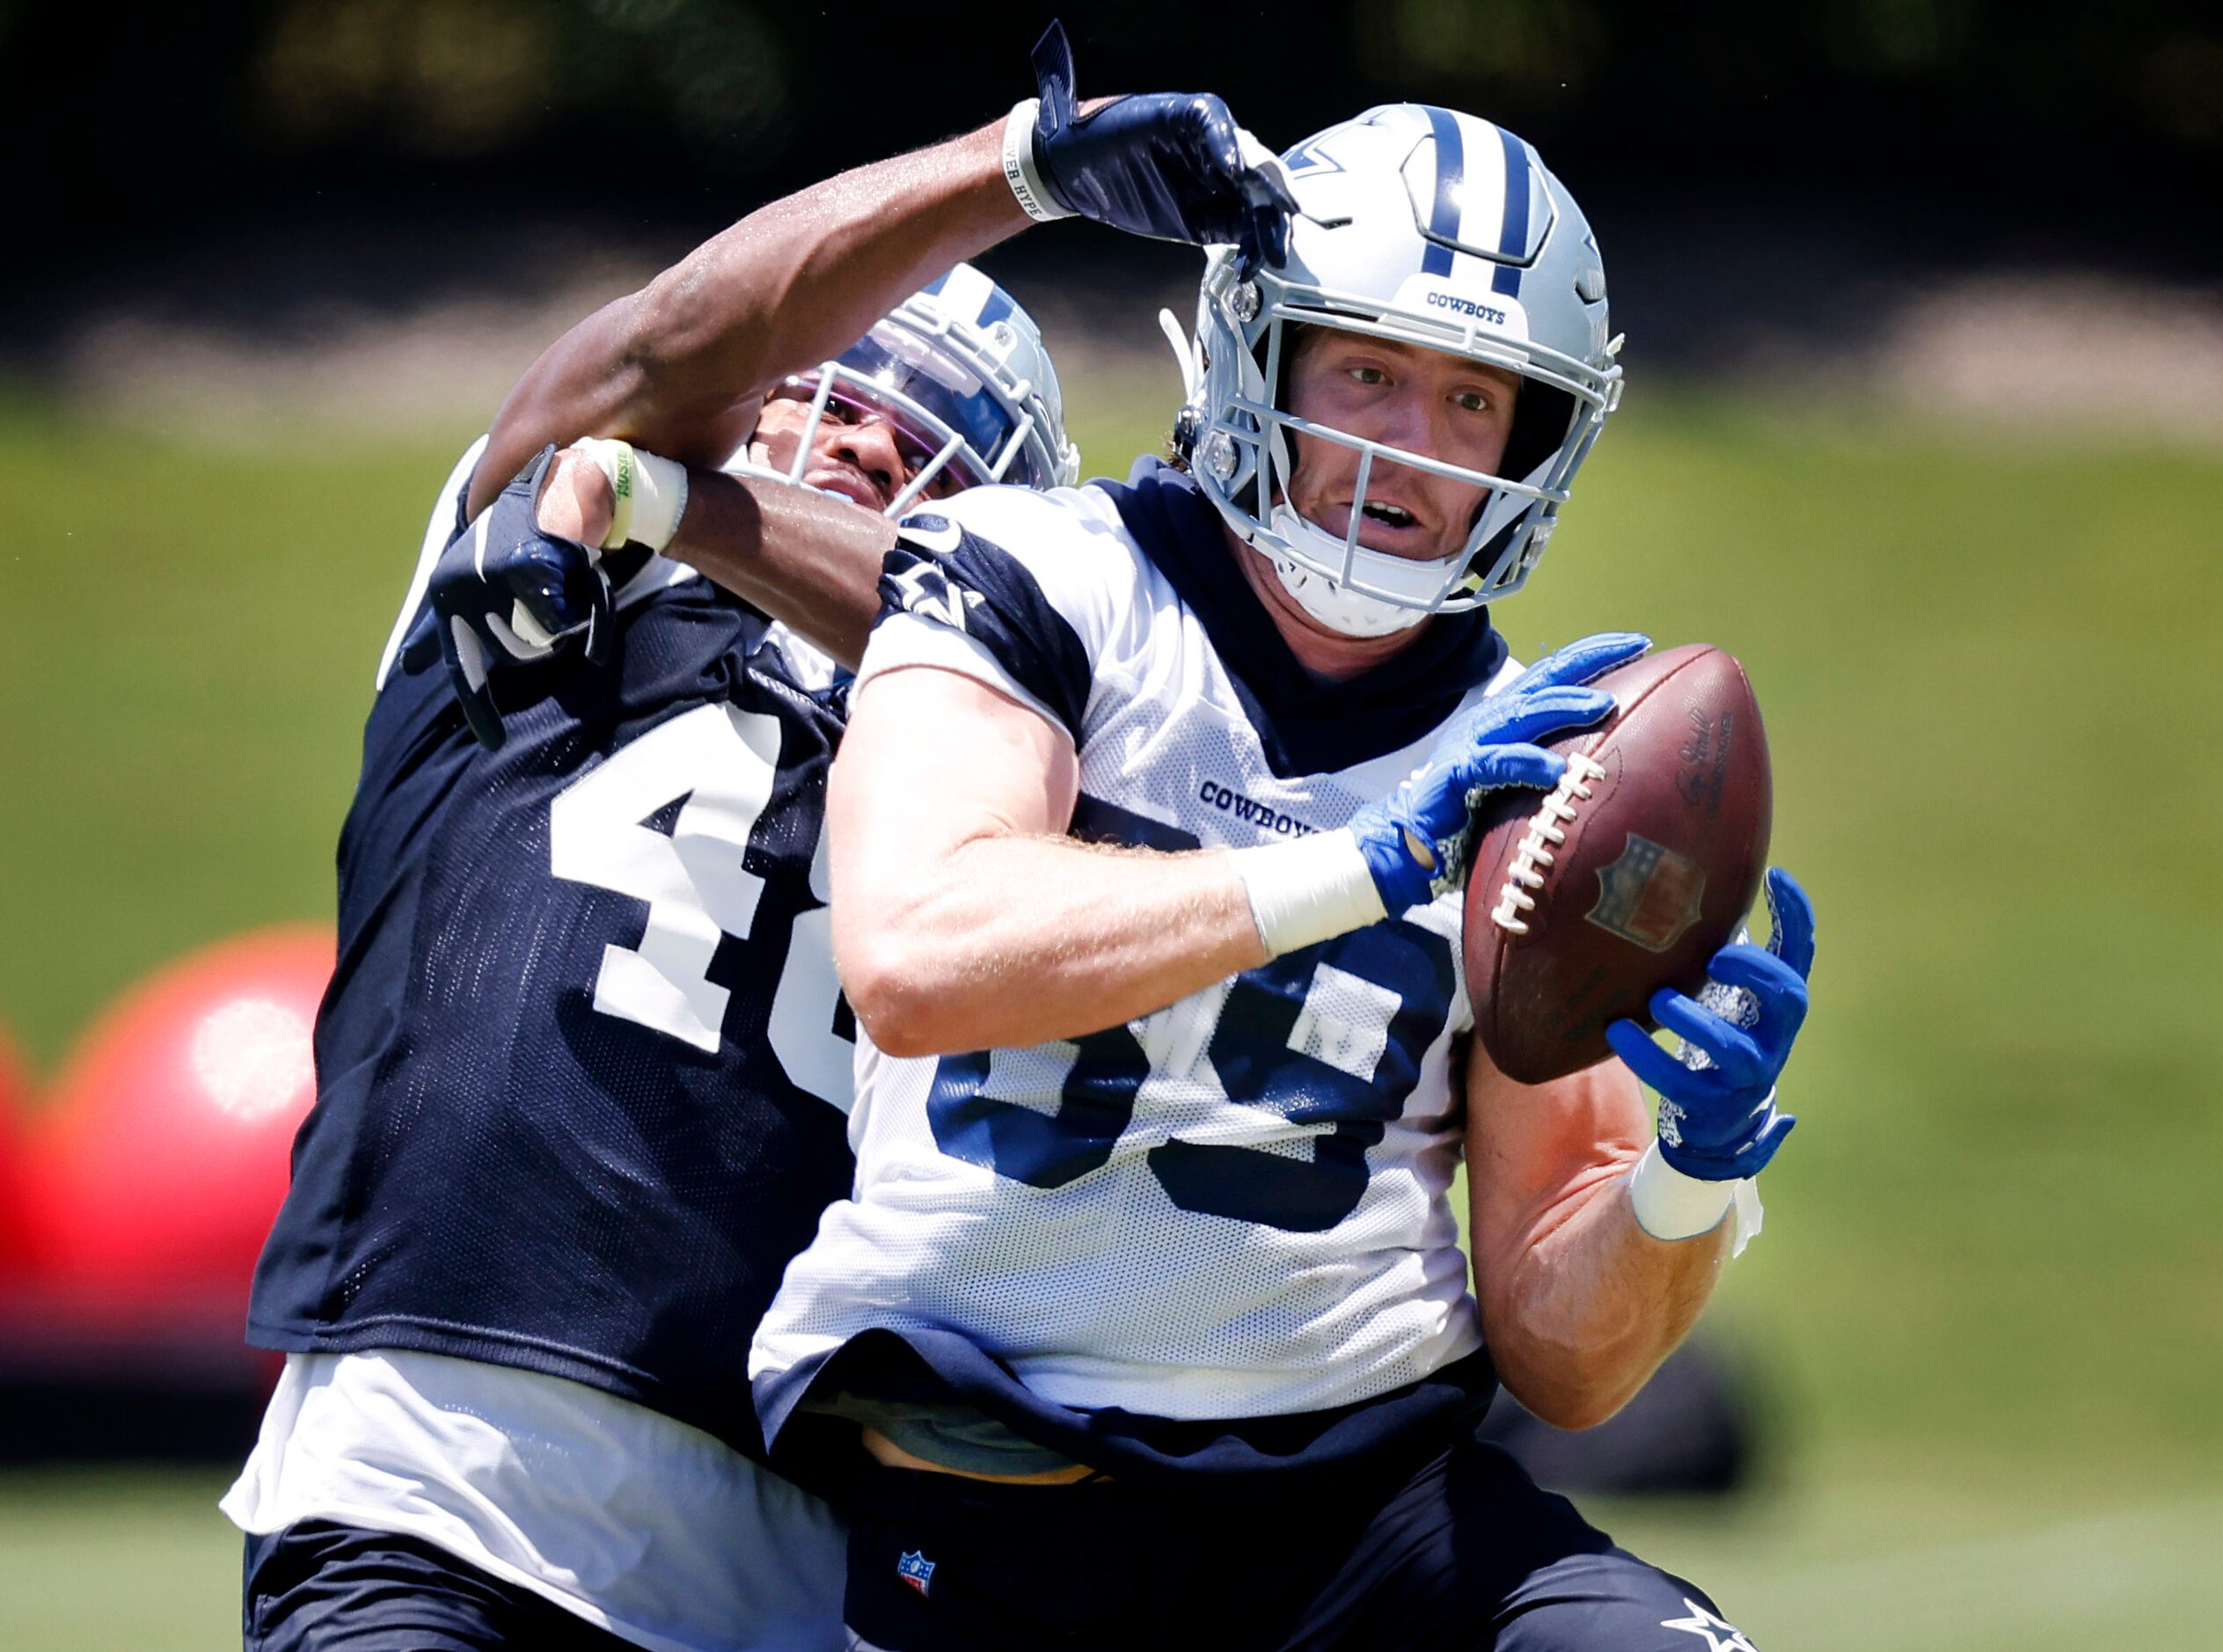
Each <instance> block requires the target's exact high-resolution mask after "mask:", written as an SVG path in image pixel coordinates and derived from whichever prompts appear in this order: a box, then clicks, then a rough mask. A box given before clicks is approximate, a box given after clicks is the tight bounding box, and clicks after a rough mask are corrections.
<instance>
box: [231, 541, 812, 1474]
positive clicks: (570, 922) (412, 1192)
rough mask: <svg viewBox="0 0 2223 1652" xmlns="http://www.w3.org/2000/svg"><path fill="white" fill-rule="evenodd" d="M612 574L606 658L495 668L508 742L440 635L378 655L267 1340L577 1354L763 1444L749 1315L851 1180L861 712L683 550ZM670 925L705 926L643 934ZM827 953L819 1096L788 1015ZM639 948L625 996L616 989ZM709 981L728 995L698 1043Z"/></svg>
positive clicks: (274, 1253) (259, 1311) (613, 1377)
mask: <svg viewBox="0 0 2223 1652" xmlns="http://www.w3.org/2000/svg"><path fill="white" fill-rule="evenodd" d="M449 508H450V511H451V512H458V514H459V510H458V506H457V505H456V504H454V503H451V504H450V507H449ZM432 537H434V536H428V541H429V540H430V539H431V538H432ZM621 596H622V598H623V600H622V601H621V603H620V606H619V611H618V635H617V638H616V640H615V641H616V654H617V664H616V667H615V669H612V670H611V671H609V672H607V673H600V674H596V673H582V672H578V671H575V670H572V669H568V668H567V666H565V665H563V664H560V663H559V664H558V665H554V666H551V667H547V668H533V669H519V670H517V671H514V672H512V673H510V674H508V675H506V676H504V677H503V678H502V679H501V683H500V684H499V685H498V691H499V692H500V693H501V695H502V696H503V703H504V705H505V706H506V707H507V708H508V719H507V722H508V732H509V739H508V743H507V745H505V746H504V748H503V749H501V751H499V752H493V753H489V752H484V751H481V750H480V749H479V748H478V746H477V745H476V744H475V742H473V741H472V738H471V736H470V735H469V734H468V732H467V731H466V730H465V729H464V726H463V723H462V721H461V717H460V713H459V712H458V711H457V707H456V705H454V702H453V700H452V698H451V697H450V693H449V691H448V687H447V683H446V680H445V676H444V674H443V673H442V670H441V669H440V667H439V665H438V663H437V662H436V661H435V662H431V663H430V664H429V665H428V666H421V667H420V668H419V669H415V670H413V671H410V670H404V669H398V668H397V669H390V670H388V671H387V673H386V674H385V676H384V682H383V686H382V687H381V690H380V691H379V694H378V698H377V701H376V703H375V704H374V705H373V707H372V710H371V713H370V717H369V722H368V724H367V726H366V727H365V731H364V739H363V766H362V778H361V781H360V783H359V785H358V787H357V791H356V794H355V801H354V804H353V805H352V807H351V808H350V810H349V813H348V816H347V823H346V825H345V827H344V829H343V830H342V833H341V838H340V853H339V871H340V908H339V917H340V958H339V966H338V969H337V971H336V973H335V975H334V976H333V983H332V985H331V987H330V989H329V990H328V991H327V993H326V996H325V1001H324V1004H323V1006H322V1008H321V1011H320V1012H319V1015H318V1026H317V1031H316V1057H317V1072H318V1100H317V1104H316V1106H315V1107H314V1108H313V1109H312V1111H311V1115H310V1117H309V1119H308V1122H307V1123H306V1124H305V1125H304V1127H303V1132H302V1135H301V1137H300V1138H299V1140H298V1142H297V1144H296V1150H295V1156H294V1179H293V1184H292V1188H291V1189H290V1191H289V1194H288V1196H287V1200H286V1202H285V1204H284V1206H283V1208H282V1211H281V1213H280V1215H279V1217H278V1220H277V1223H276V1225H275V1227H274V1230H273V1232H272V1234H271V1237H270V1239H269V1242H268V1245H267V1247H266V1249H265V1252H264V1254H263V1258H262V1261H261V1263H260V1268H259V1269H258V1272H257V1276H256V1281H255V1288H254V1294H253V1299H252V1307H251V1315H250V1322H249V1334H250V1337H251V1340H252V1341H256V1342H258V1343H260V1345H262V1346H265V1347H270V1348H277V1349H286V1350H289V1351H295V1352H309V1351H323V1352H354V1351H359V1350H362V1349H374V1348H404V1349H421V1350H426V1351H429V1352H434V1353H442V1354H449V1355H456V1356H463V1357H466V1358H472V1359H479V1360H486V1361H492V1362H494V1363H503V1364H510V1365H516V1366H520V1367H523V1368H525V1369H529V1370H533V1371H542V1372H545V1373H548V1374H550V1375H553V1376H559V1377H566V1378H572V1379H573V1380H575V1381H579V1382H584V1383H589V1384H592V1385H596V1386H597V1387H600V1388H603V1389H604V1390H606V1391H607V1392H610V1393H616V1394H618V1395H620V1396H622V1397H624V1398H625V1399H629V1400H636V1401H639V1402H640V1403H643V1404H647V1405H649V1406H652V1407H655V1408H657V1409H659V1410H661V1411H663V1412H665V1413H666V1414H669V1415H672V1416H675V1417H676V1418H678V1419H680V1420H682V1421H684V1422H689V1423H691V1424H693V1425H694V1426H696V1427H698V1428H701V1429H706V1431H708V1432H710V1433H712V1434H713V1435H715V1436H717V1437H719V1438H720V1439H721V1440H724V1441H726V1442H727V1443H728V1444H732V1445H734V1446H735V1447H737V1448H738V1449H740V1450H742V1451H751V1452H753V1451H760V1450H761V1440H760V1437H759V1436H758V1432H757V1425H756V1421H755V1417H754V1414H753V1412H752V1410H751V1408H750V1405H749V1403H748V1400H747V1396H746V1377H745V1370H746V1362H747V1350H748V1346H749V1340H750V1335H751V1334H752V1332H753V1330H754V1328H755V1325H756V1321H757V1317H758V1316H759V1314H760V1313H761V1312H762V1311H763V1308H764V1305H765V1304H766V1303H767V1302H769V1300H770V1299H771V1293H772V1291H773V1290H774V1288H775V1287H776V1285H777V1283H778V1282H779V1275H780V1271H781V1269H782V1268H784V1267H785V1266H786V1261H787V1259H788V1257H789V1256H790V1255H791V1254H793V1252H794V1251H795V1250H797V1249H798V1248H800V1247H801V1245H802V1244H803V1243H804V1242H805V1241H806V1240H807V1239H808V1237H809V1235H810V1233H811V1232H812V1229H813V1227H814V1225H815V1221H816V1217H817V1215H818V1212H819V1210H820V1209H821V1207H822V1206H823V1204H824V1203H825V1202H826V1201H827V1200H829V1199H830V1198H833V1197H837V1196H838V1195H840V1194H841V1193H842V1192H843V1191H844V1190H845V1188H847V1186H848V1181H849V1159H848V1151H847V1146H846V1143H845V1118H844V1116H843V1107H844V1106H845V1103H846V1100H847V1093H846V1091H847V1081H848V1053H847V1043H846V1041H845V1038H844V1036H843V1034H844V1033H845V1028H844V1027H842V1026H840V1025H839V1024H838V1020H839V1015H838V1013H837V1000H836V996H835V990H834V988H833V984H832V976H831V965H830V958H829V956H828V954H827V948H826V943H825V940H824V939H823V934H821V933H819V932H820V931H821V930H823V924H824V916H825V915H824V912H823V868H820V867H818V866H817V863H816V860H815V854H816V850H817V845H818V839H819V829H820V824H821V818H822V813H823V794H824V786H825V771H826V766H827V764H828V762H829V761H830V753H831V750H832V746H833V742H834V741H835V740H836V739H837V736H838V732H839V727H840V717H839V713H840V712H841V710H842V709H843V708H842V706H841V705H840V704H839V703H838V701H837V698H836V697H835V696H834V695H833V694H831V693H830V692H823V691H822V692H813V691H807V690H805V689H803V688H800V687H798V686H797V685H796V683H795V681H794V679H795V677H796V676H799V675H801V676H806V678H807V677H808V672H807V671H804V670H800V669H797V667H796V665H795V663H794V662H795V661H796V659H797V658H798V657H799V654H798V649H799V647H800V645H791V644H790V643H789V641H788V640H786V639H785V638H784V637H783V635H782V634H781V633H780V632H779V629H778V628H777V627H776V626H774V625H772V624H771V621H770V620H768V619H767V618H765V617H764V615H762V614H761V613H758V612H757V611H756V610H753V609H751V608H750V607H748V606H747V605H745V604H743V603H740V602H738V601H736V600H735V599H733V598H730V597H728V596H724V595H723V594H722V593H720V592H718V591H717V590H715V589H714V588H712V587H711V586H710V585H709V584H708V582H707V581H704V580H701V579H699V578H697V577H694V576H692V575H691V574H689V573H687V571H685V570H683V569H679V568H677V567H676V566H675V565H673V564H669V563H663V562H654V563H651V564H650V565H649V566H648V567H647V568H646V569H644V570H643V571H642V572H641V573H640V574H639V575H638V576H637V577H636V578H635V579H634V580H633V581H630V582H629V584H628V586H627V587H626V588H625V591H624V592H623V593H621ZM751 741H753V742H755V743H754V744H753V745H752V744H750V742H751ZM644 764H646V766H645V767H644V766H643V765H644ZM737 769H738V770H739V771H745V772H744V773H743V777H742V778H738V779H737V778H735V771H736V770H737ZM629 777H630V778H629ZM744 781H745V784H744ZM613 784H614V785H616V786H618V790H617V791H616V792H615V793H613V792H612V791H611V786H612V785H613ZM589 787H593V788H596V790H595V791H594V792H593V793H589V792H588V788H589ZM751 788H753V789H751ZM582 799H588V800H592V802H593V809H592V810H591V811H586V812H582V807H583V806H582V802H581V800H582ZM559 810H569V811H571V812H570V813H568V814H564V815H559ZM559 822H566V823H564V824H560V825H559ZM559 837H560V838H563V839H564V841H563V842H562V843H559V842H558V841H557V839H558V838H559ZM559 849H561V850H564V851H565V852H566V854H567V857H568V859H566V860H565V862H564V864H563V865H562V866H559V864H558V859H559V857H558V854H557V852H558V851H559ZM644 866H645V867H647V868H648V869H649V871H651V872H653V873H654V874H656V876H658V877H659V878H661V879H662V885H661V886H659V888H657V890H656V893H655V895H654V897H653V898H644V896H643V895H641V894H640V893H638V892H635V891H637V890H639V889H640V888H647V885H646V884H644V883H642V882H641V876H642V875H643V874H641V870H640V869H641V868H642V867H644ZM814 874H816V876H815V883H814ZM752 881H753V884H752ZM750 888H753V898H746V899H745V898H743V895H746V894H747V892H748V890H749V889H750ZM736 890H740V891H742V893H741V894H735V893H734V891H736ZM713 895H718V896H720V900H719V901H717V902H712V900H711V897H712V896H713ZM706 903H713V904H719V905H720V909H721V910H722V911H723V912H724V914H725V915H724V916H723V917H718V916H716V915H715V914H713V913H712V912H710V911H709V910H708V908H707V906H706ZM659 927H661V928H662V929H663V930H667V931H670V932H672V933H673V934H676V935H680V936H681V937H682V939H683V940H684V938H685V937H686V936H693V937H695V938H697V939H698V941H699V946H698V947H697V949H696V951H695V952H693V953H691V954H690V953H688V952H687V951H686V947H684V946H681V947H678V948H677V950H676V952H675V950H674V948H673V947H671V946H670V945H669V944H662V943H658V944H652V943H651V941H650V939H649V936H650V934H651V932H652V930H654V929H657V928H659ZM657 945H662V953H661V954H658V953H657ZM813 947H815V957H816V961H815V971H816V974H817V975H818V976H823V982H821V983H819V985H818V987H817V988H816V989H815V995H814V993H811V992H806V993H804V994H802V995H801V996H802V998H804V999H805V1000H808V1001H809V1002H811V1003H814V1004H815V1005H820V1006H821V1007H823V1016H822V1017H821V1018H820V1022H821V1024H819V1025H816V1026H815V1027H805V1028H804V1031H805V1032H806V1033H807V1034H809V1038H810V1040H812V1041H815V1046H816V1047H817V1048H816V1049H815V1058H814V1060H813V1061H812V1062H811V1064H809V1065H810V1076H809V1078H808V1082H810V1083H811V1084H814V1085H815V1086H816V1089H815V1092H814V1091H813V1090H812V1089H807V1088H805V1087H804V1084H803V1082H799V1080H798V1078H797V1076H796V1074H795V1073H793V1072H791V1071H789V1067H788V1065H786V1064H783V1060H782V1058H781V1055H780V1053H779V1051H776V1050H775V1049H773V1048H772V1043H773V1039H772V1036H771V1035H772V1033H773V1031H774V1028H773V1027H772V1022H773V1020H774V1018H775V1012H776V1008H777V1003H778V1000H779V995H780V993H781V991H782V990H783V989H784V988H785V987H786V984H787V983H788V982H789V980H790V977H791V976H792V975H793V973H794V969H796V968H800V969H804V970H806V971H808V970H809V969H812V968H813V965H812V959H811V955H810V954H811V951H812V948H813ZM650 954H656V955H655V956H651V955H650ZM620 955H622V956H620ZM613 956H617V957H618V963H619V964H620V965H626V966H629V967H630V968H631V969H633V982H632V987H631V992H632V996H631V997H630V998H625V997H624V996H623V995H622V994H621V995H619V997H618V998H615V999H613V998H612V997H611V994H610V992H609V991H608V990H606V983H607V980H608V979H609V976H608V974H607V972H609V971H610V970H611V969H612V967H613V966H612V959H613ZM675 956H676V957H679V958H680V963H678V964H676V965H675V964H674V963H673V959H674V957H675ZM658 958H661V963H659V962H658ZM791 966H793V968H791ZM644 977H649V979H647V985H646V986H644V985H643V978H644ZM684 991H692V992H694V993H695V994H696V995H697V996H696V998H694V999H692V1000H687V1001H688V1002H693V1003H698V1004H699V1005H714V1006H715V1009H714V1012H713V1014H712V1019H711V1024H710V1025H708V1026H707V1027H697V1028H693V1029H689V1028H688V1027H687V1025H686V1023H685V1021H684V1017H682V1016H680V1015H679V1014H678V1013H677V1012H676V1010H673V1009H671V1008H670V1005H676V1004H678V1003H680V1002H681V1001H682V998H683V992H684ZM659 993H661V994H662V996H661V997H658V996H657V994H659ZM719 995H722V998H720V996H719ZM689 1030H692V1031H693V1032H694V1033H696V1034H698V1036H695V1037H693V1038H690V1037H688V1036H683V1035H680V1034H682V1033H684V1032H687V1031H689ZM795 1048H796V1044H795V1042H794V1041H792V1040H791V1041H790V1043H789V1048H788V1053H789V1054H790V1055H793V1052H794V1049H795ZM828 1072H833V1073H837V1074H838V1083H837V1084H830V1083H829V1082H828V1081H827V1079H826V1078H825V1075H826V1074H827V1073H828Z"/></svg>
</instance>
